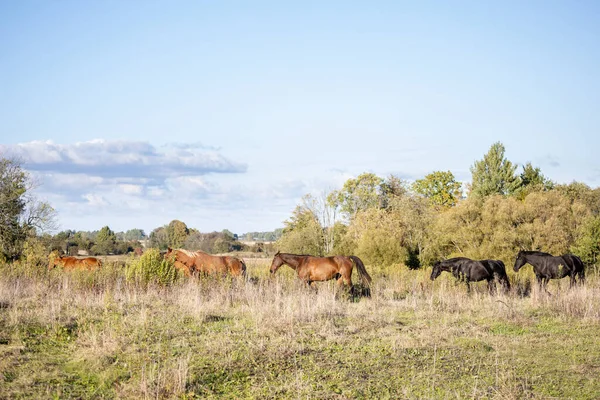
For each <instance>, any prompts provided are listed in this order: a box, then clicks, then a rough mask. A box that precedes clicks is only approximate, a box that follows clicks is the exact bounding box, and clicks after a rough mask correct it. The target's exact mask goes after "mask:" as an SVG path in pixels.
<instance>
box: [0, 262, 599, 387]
mask: <svg viewBox="0 0 600 400" xmlns="http://www.w3.org/2000/svg"><path fill="white" fill-rule="evenodd" d="M268 266H269V260H253V261H251V262H248V272H249V274H248V275H249V279H248V280H236V279H227V278H223V279H217V278H199V279H187V280H183V281H181V282H179V283H175V284H173V285H171V286H166V287H165V286H161V285H156V284H151V283H150V284H147V283H144V284H143V285H142V284H137V283H136V282H135V281H131V280H129V281H128V280H127V279H126V274H125V271H124V269H123V268H122V267H121V266H119V265H117V264H110V263H109V264H106V265H105V267H104V268H103V269H102V270H100V271H96V272H94V273H70V274H69V273H64V272H62V271H60V270H57V271H51V272H48V271H45V270H44V269H43V268H40V267H35V266H34V267H32V266H14V265H13V266H6V265H5V266H3V267H2V269H1V271H0V272H2V273H1V274H0V305H2V308H1V309H0V313H1V314H0V315H1V316H2V319H1V321H2V324H3V325H4V326H3V327H2V330H1V331H0V334H2V335H5V336H6V335H9V336H10V337H9V338H7V340H8V341H9V344H8V345H9V346H10V348H11V349H12V350H11V351H13V352H15V354H21V353H22V352H24V351H26V349H27V348H28V346H29V344H28V342H29V341H31V340H32V339H31V338H32V335H33V336H35V335H37V333H35V332H37V331H36V330H35V329H37V327H41V328H40V332H43V333H40V334H39V336H40V337H41V338H42V339H40V340H50V339H49V338H52V340H55V341H57V340H58V339H57V338H60V340H61V342H60V346H63V345H64V346H63V347H64V351H65V353H66V354H67V355H66V356H65V357H66V360H67V361H65V362H68V363H70V364H71V365H76V366H78V368H81V369H82V370H85V371H88V372H90V371H93V372H94V374H96V375H97V374H101V372H98V371H107V370H110V371H113V372H111V373H113V374H115V376H103V375H101V376H100V377H95V378H94V379H96V380H98V381H99V382H111V383H110V385H109V387H108V388H104V389H105V390H107V391H108V392H107V393H114V394H115V395H116V396H120V397H132V398H170V397H181V396H184V397H185V396H193V395H192V394H191V392H190V390H191V391H192V392H194V391H195V390H197V388H198V387H207V389H206V390H207V392H205V393H204V395H207V396H208V395H210V394H214V393H213V392H211V391H210V390H213V389H210V384H209V383H203V382H204V381H201V382H200V383H198V379H202V378H201V377H202V375H203V374H204V375H206V373H207V371H209V372H210V374H213V375H214V374H215V372H214V371H213V370H212V369H207V368H208V366H210V365H213V364H215V363H216V364H218V365H219V366H220V368H222V369H223V371H234V370H235V369H236V368H239V366H240V364H243V365H245V366H247V368H253V370H254V369H256V370H257V371H259V373H260V374H264V376H263V378H262V379H265V380H270V379H271V375H270V374H271V373H275V372H277V371H273V372H267V371H262V370H261V369H260V368H261V365H262V364H264V365H265V368H269V365H273V366H278V365H280V364H281V365H284V364H285V365H288V367H289V365H292V366H294V368H296V369H295V372H294V373H295V375H294V376H293V377H287V378H286V379H285V380H284V381H282V382H281V387H279V388H278V390H280V392H277V393H280V394H281V395H282V397H294V396H291V395H290V393H299V394H305V395H307V397H313V396H316V397H318V394H319V393H321V392H319V391H318V390H317V389H315V388H314V387H313V386H314V384H308V383H307V382H309V381H311V380H312V379H314V377H312V376H310V374H309V373H308V371H309V370H308V369H307V368H309V367H308V366H306V365H304V364H303V362H304V361H303V360H304V359H305V354H307V353H306V352H307V351H309V350H308V349H311V350H310V351H314V348H319V349H320V348H322V347H323V346H325V345H324V344H327V345H331V346H334V347H335V346H338V345H339V346H340V350H339V351H340V352H343V351H345V350H344V347H343V346H348V344H349V343H351V342H349V340H350V341H351V340H354V339H356V340H359V341H360V343H361V346H366V347H365V348H366V349H367V350H365V351H367V353H365V354H370V353H369V351H374V350H372V349H371V350H368V349H370V348H371V347H370V346H374V344H377V346H382V348H384V349H385V351H386V352H390V354H395V355H397V356H398V357H408V356H411V357H412V355H411V354H412V353H410V352H411V351H415V350H414V349H426V350H423V351H426V353H427V356H428V357H429V356H432V357H431V359H429V360H430V361H428V364H427V365H426V366H422V368H425V369H426V371H425V372H422V371H421V372H419V371H414V370H410V371H412V372H410V373H412V374H414V375H413V377H414V382H413V384H414V386H410V385H408V386H406V387H404V389H403V390H404V392H403V393H404V395H405V397H409V398H410V397H422V396H425V397H429V398H438V397H439V396H441V397H444V396H445V395H444V396H442V395H440V393H446V392H440V393H438V392H437V391H436V390H439V388H440V387H441V385H442V381H443V380H444V373H445V372H444V371H443V370H440V365H443V363H444V362H445V361H444V360H443V358H444V357H443V356H440V355H439V354H440V351H441V350H440V349H452V348H455V347H457V346H458V347H460V348H463V347H465V348H467V349H472V350H473V351H474V352H478V351H487V348H486V346H490V347H493V348H497V349H501V350H497V351H496V355H495V356H496V357H497V359H498V360H500V361H498V363H499V364H498V366H497V369H496V375H497V376H496V377H495V381H496V382H497V384H496V386H495V387H496V389H495V390H496V391H497V393H496V395H494V396H491V397H497V398H516V397H518V396H519V394H520V393H521V394H522V393H524V391H525V388H526V387H529V386H527V385H526V384H525V383H523V382H522V381H521V380H520V378H519V377H518V376H517V374H516V372H515V370H514V369H512V368H513V367H512V366H511V365H510V363H511V362H514V360H516V359H517V357H516V356H515V355H514V354H510V349H509V347H508V346H507V345H506V344H505V343H502V342H501V341H500V339H498V338H497V337H495V336H493V335H492V334H491V333H490V332H495V331H499V332H503V330H507V332H509V333H511V332H512V331H511V330H517V331H518V330H519V329H523V330H526V329H530V327H531V326H533V325H535V324H536V323H539V321H540V320H543V319H544V318H548V319H549V320H551V321H559V322H560V321H564V322H567V323H569V322H570V321H578V322H585V323H588V324H591V325H594V326H595V325H600V324H599V323H600V287H599V286H600V285H599V283H598V282H599V280H598V279H597V277H596V276H589V277H588V280H587V284H586V285H585V286H580V287H576V288H573V289H568V282H567V281H566V280H565V281H564V282H553V283H552V284H551V285H550V290H551V291H552V292H553V295H548V294H546V293H544V292H541V291H539V290H538V289H537V287H535V285H533V286H532V285H531V284H530V283H529V284H528V279H529V280H530V281H531V279H532V277H531V276H529V275H528V273H527V272H525V273H521V274H523V275H519V276H517V277H515V276H511V279H512V280H513V286H514V288H513V290H512V291H511V292H510V293H507V294H504V293H501V291H499V293H498V294H497V295H495V296H490V295H489V294H488V293H487V288H486V285H485V283H480V284H473V285H472V287H473V291H472V292H471V293H470V294H469V293H467V291H466V288H465V286H464V285H462V284H461V285H457V284H456V283H455V282H454V280H453V279H452V278H451V276H450V275H449V274H448V275H446V274H442V276H441V277H440V278H438V280H436V281H434V282H432V281H430V280H429V272H430V271H429V270H422V271H409V270H407V269H406V268H404V267H398V268H396V269H390V270H386V271H375V272H373V273H372V275H373V277H374V283H373V287H372V297H371V298H358V299H357V298H352V297H350V296H348V295H347V294H346V293H345V292H344V291H343V290H341V289H340V288H338V287H337V286H336V285H335V283H333V282H329V283H319V284H317V285H316V289H312V288H308V287H307V286H306V285H304V284H302V283H301V282H299V281H298V280H297V279H296V277H295V276H294V274H293V271H291V270H289V269H287V270H285V269H281V270H280V272H278V273H277V274H276V275H274V276H271V275H269V274H268V272H267V271H268ZM528 285H529V287H530V288H529V289H527V290H521V289H522V288H523V287H526V286H528ZM519 288H521V289H519ZM525 292H526V295H523V293H525ZM32 332H33V333H32ZM517 333H518V332H517ZM0 339H1V338H0ZM503 340H504V339H503ZM57 343H58V342H57ZM43 349H44V348H42V350H40V351H45V350H43ZM199 349H201V350H202V352H203V353H202V354H199V353H198V352H199ZM48 351H50V349H48ZM407 352H409V353H407ZM430 353H431V354H430ZM11 354H12V353H11ZM11 357H12V359H13V361H14V362H16V363H19V362H24V361H22V360H23V358H22V357H21V356H14V357H13V356H11ZM348 357H349V358H348V359H349V360H351V361H352V362H355V360H354V359H353V358H352V357H350V356H348ZM216 359H218V362H216V361H215V360H216ZM15 360H16V361H15ZM290 360H296V361H294V362H295V364H294V362H291V361H290ZM40 362H41V361H40ZM57 362H62V361H57ZM253 363H255V364H256V365H253ZM290 363H291V364H290ZM248 366H249V367H248ZM24 368H26V366H24ZM276 368H279V367H276ZM334 368H335V367H334ZM58 370H60V368H58ZM14 371H16V372H14ZM9 372H10V374H17V376H18V378H17V379H16V380H13V381H11V385H12V387H14V388H15V389H11V390H26V388H27V385H28V384H31V382H32V381H33V380H35V381H36V382H37V381H39V380H40V379H37V380H36V379H34V377H31V376H29V377H28V376H27V375H26V374H24V373H23V371H20V370H19V365H14V363H13V364H11V365H8V364H6V365H5V364H3V363H0V377H1V376H3V375H2V373H4V376H5V377H6V376H8V375H7V373H9ZM56 373H57V374H59V373H60V371H58V372H56ZM90 373H92V372H90ZM227 373H229V372H227ZM472 373H473V374H474V375H476V371H475V372H472ZM422 374H425V375H426V376H427V380H426V387H427V389H426V391H425V392H423V391H422V390H424V389H421V388H420V386H419V385H421V384H422V383H423V382H422V381H419V379H421V378H422ZM11 376H12V375H11ZM211 376H212V375H211ZM198 377H200V378H198ZM436 377H438V378H436ZM192 378H193V379H195V381H193V379H192ZM2 379H6V378H0V383H1V382H2ZM52 379H54V380H55V381H56V379H57V378H56V377H49V378H48V380H47V381H46V383H45V384H46V385H47V389H48V390H54V389H52V383H51V382H52ZM214 379H215V381H217V383H218V382H220V381H218V380H219V379H221V378H220V377H219V376H218V375H215V378H214ZM231 379H232V380H235V379H236V378H234V377H232V378H231ZM332 379H333V378H332ZM41 380H42V381H43V379H41ZM15 382H16V383H15ZM411 382H412V381H411ZM43 384H44V383H42V385H43ZM219 384H222V385H225V384H224V383H219ZM0 386H2V385H0ZM7 387H8V386H7ZM99 387H100V388H102V386H101V385H100V386H99ZM482 387H486V386H485V384H484V383H482V382H478V381H477V380H473V382H472V387H471V388H470V390H472V395H473V397H479V395H481V394H482V393H483V392H482V390H484V389H482ZM19 388H21V389H19ZM411 388H412V389H411ZM97 390H99V389H97ZM248 390H249V393H254V394H255V395H259V397H260V394H261V393H263V392H261V391H260V390H263V389H259V388H257V387H254V386H251V387H250V388H249V389H248ZM485 390H489V385H488V386H487V389H485ZM111 391H113V392H111ZM253 391H256V392H253ZM7 393H8V394H9V395H14V394H15V393H16V392H6V393H2V391H1V390H0V395H7ZM194 393H195V394H194V395H199V396H200V397H203V394H202V393H201V394H198V393H197V392H194ZM463 394H464V393H463ZM271 395H273V396H275V397H277V394H276V393H275V392H273V393H271ZM67 397H68V395H67ZM92 397H93V396H92ZM299 397H302V396H299Z"/></svg>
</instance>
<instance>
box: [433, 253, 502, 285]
mask: <svg viewBox="0 0 600 400" xmlns="http://www.w3.org/2000/svg"><path fill="white" fill-rule="evenodd" d="M442 271H446V272H451V273H452V275H453V276H454V277H455V278H456V279H457V280H458V281H464V282H465V284H466V285H467V292H471V285H470V282H480V281H483V280H486V281H487V285H488V290H489V292H490V293H495V291H496V283H495V279H498V281H500V283H501V284H502V286H503V287H504V291H505V292H508V291H509V290H510V282H509V280H508V275H506V268H505V266H504V263H503V262H502V261H500V260H471V259H470V258H467V257H455V258H450V259H448V260H443V261H438V262H436V263H435V264H433V268H432V270H431V276H430V279H431V280H432V281H433V280H435V279H436V278H437V277H438V276H440V274H441V273H442Z"/></svg>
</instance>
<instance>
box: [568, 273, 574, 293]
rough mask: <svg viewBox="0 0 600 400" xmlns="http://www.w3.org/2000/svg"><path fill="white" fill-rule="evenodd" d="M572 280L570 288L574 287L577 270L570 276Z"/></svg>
mask: <svg viewBox="0 0 600 400" xmlns="http://www.w3.org/2000/svg"><path fill="white" fill-rule="evenodd" d="M569 278H570V280H571V284H570V285H569V289H571V288H573V286H575V272H573V273H572V274H571V275H570V276H569Z"/></svg>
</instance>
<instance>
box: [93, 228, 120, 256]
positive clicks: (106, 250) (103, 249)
mask: <svg viewBox="0 0 600 400" xmlns="http://www.w3.org/2000/svg"><path fill="white" fill-rule="evenodd" d="M116 245H117V235H115V233H114V232H113V231H112V230H111V229H110V228H109V227H108V226H105V227H103V228H102V229H100V232H98V234H97V235H96V239H95V244H94V245H93V246H92V248H91V250H92V253H93V254H111V253H112V254H114V253H116Z"/></svg>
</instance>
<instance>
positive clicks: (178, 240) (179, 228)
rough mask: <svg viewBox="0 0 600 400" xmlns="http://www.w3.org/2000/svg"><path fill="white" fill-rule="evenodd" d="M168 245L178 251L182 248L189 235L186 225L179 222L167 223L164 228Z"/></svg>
mask: <svg viewBox="0 0 600 400" xmlns="http://www.w3.org/2000/svg"><path fill="white" fill-rule="evenodd" d="M166 231H167V238H168V244H169V246H170V247H171V248H174V249H179V248H181V246H183V243H184V242H185V239H186V238H187V236H188V234H189V229H188V227H187V225H186V224H185V223H183V222H181V221H179V220H176V219H175V220H173V221H171V222H169V225H167V227H166Z"/></svg>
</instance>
